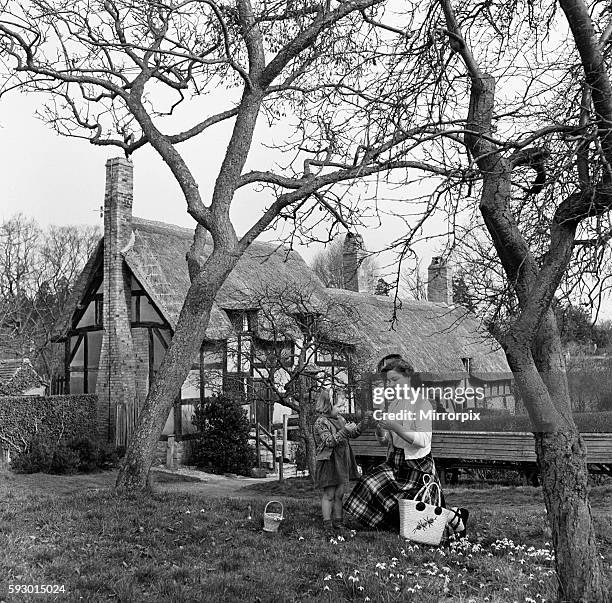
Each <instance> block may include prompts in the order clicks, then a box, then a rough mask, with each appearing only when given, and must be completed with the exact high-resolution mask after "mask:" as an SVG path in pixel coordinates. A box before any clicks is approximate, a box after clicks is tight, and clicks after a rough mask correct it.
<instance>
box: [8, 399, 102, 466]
mask: <svg viewBox="0 0 612 603" xmlns="http://www.w3.org/2000/svg"><path fill="white" fill-rule="evenodd" d="M97 403H98V397H97V396H96V395H95V394H77V395H68V396H0V447H2V448H7V447H8V448H9V449H10V451H11V455H14V454H16V453H18V452H22V451H23V450H25V449H26V448H27V447H28V445H29V443H30V442H31V440H32V439H33V438H34V436H37V439H39V440H41V441H44V442H49V443H58V442H60V441H64V442H65V441H68V440H71V439H75V438H92V437H95V435H96V431H97V430H96V407H97Z"/></svg>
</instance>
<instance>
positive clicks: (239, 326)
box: [227, 310, 257, 333]
mask: <svg viewBox="0 0 612 603" xmlns="http://www.w3.org/2000/svg"><path fill="white" fill-rule="evenodd" d="M227 316H228V318H229V319H230V321H231V323H232V326H233V327H234V330H235V331H236V333H254V332H255V331H256V330H257V310H227Z"/></svg>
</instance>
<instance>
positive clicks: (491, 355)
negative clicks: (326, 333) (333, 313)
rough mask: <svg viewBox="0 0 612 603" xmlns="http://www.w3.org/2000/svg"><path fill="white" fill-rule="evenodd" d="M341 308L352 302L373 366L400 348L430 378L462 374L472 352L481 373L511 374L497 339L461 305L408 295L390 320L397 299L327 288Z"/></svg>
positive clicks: (356, 336)
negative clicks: (423, 299) (464, 362)
mask: <svg viewBox="0 0 612 603" xmlns="http://www.w3.org/2000/svg"><path fill="white" fill-rule="evenodd" d="M326 291H327V293H328V295H330V296H331V297H332V298H333V299H335V300H336V301H337V302H338V307H339V308H343V307H344V308H350V313H351V314H350V316H351V322H352V323H353V324H354V325H355V330H354V332H353V333H344V336H343V338H344V339H345V340H346V341H347V342H352V343H357V342H358V349H359V351H360V355H361V356H362V358H363V359H364V361H365V362H367V364H368V365H370V366H371V367H373V368H375V367H376V364H377V363H378V361H379V360H380V359H382V358H384V357H385V356H387V355H390V354H399V355H401V356H402V357H403V358H404V359H406V360H407V361H408V362H409V363H410V364H411V365H412V366H413V367H414V369H415V370H416V371H418V372H421V373H424V375H423V378H424V380H426V381H450V380H459V379H462V378H464V377H466V376H467V374H466V370H465V367H464V364H463V362H462V358H470V365H471V371H470V372H471V374H472V376H475V377H477V378H480V379H483V380H487V379H495V380H497V379H508V378H510V375H509V373H510V369H509V367H508V364H507V362H506V358H505V355H504V353H503V352H502V350H501V349H500V347H499V345H498V344H497V342H495V340H494V339H493V338H492V337H491V336H490V335H489V334H488V333H487V332H486V330H485V329H484V328H483V327H482V325H481V324H480V323H479V321H478V320H477V319H476V318H475V317H474V316H473V315H471V314H470V313H469V312H468V311H467V310H466V309H464V308H462V307H461V306H456V307H449V306H447V305H445V304H435V303H431V302H426V301H404V302H402V303H401V305H400V306H399V307H398V308H397V312H396V321H395V322H394V323H392V322H391V321H392V317H393V300H392V299H391V298H389V297H386V296H382V295H368V294H364V293H355V292H353V291H347V290H344V289H327V290H326Z"/></svg>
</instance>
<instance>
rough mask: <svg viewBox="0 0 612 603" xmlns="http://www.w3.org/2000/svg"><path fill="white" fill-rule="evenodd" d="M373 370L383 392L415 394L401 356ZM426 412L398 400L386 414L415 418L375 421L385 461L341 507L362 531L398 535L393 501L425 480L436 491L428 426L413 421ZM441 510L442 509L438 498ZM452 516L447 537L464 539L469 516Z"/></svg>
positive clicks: (421, 405)
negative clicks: (409, 413)
mask: <svg viewBox="0 0 612 603" xmlns="http://www.w3.org/2000/svg"><path fill="white" fill-rule="evenodd" d="M378 370H379V372H380V373H382V375H383V380H384V385H385V387H393V388H396V386H398V387H397V389H396V391H407V390H406V389H404V387H405V388H408V389H410V388H412V391H416V389H417V388H418V386H419V385H420V383H418V382H417V379H416V377H417V376H416V375H415V374H414V370H413V368H412V367H411V366H410V365H409V364H408V363H407V362H405V361H404V360H403V359H402V358H401V356H397V355H394V356H388V357H385V358H383V360H382V361H381V362H380V364H379V369H378ZM419 396H420V394H419ZM430 408H431V407H430V406H429V402H428V401H427V400H426V399H424V398H422V397H419V398H418V399H416V400H415V399H412V400H407V399H406V398H404V399H401V398H398V399H396V400H393V401H391V402H390V403H389V408H388V409H387V412H388V413H389V414H391V413H394V414H395V415H397V412H398V411H403V410H412V411H413V412H416V416H417V418H416V419H414V420H403V421H396V420H389V419H388V418H387V419H384V418H383V420H380V421H377V424H376V437H377V440H378V442H379V444H381V445H387V459H386V461H385V462H384V463H382V464H381V465H378V466H377V467H374V468H373V469H372V470H371V471H369V472H368V473H367V474H366V475H364V476H363V477H362V478H361V480H360V481H359V482H358V483H357V484H356V485H355V487H354V488H353V491H352V492H351V494H350V496H349V497H348V498H347V500H346V502H345V504H344V509H345V510H346V512H347V513H350V514H351V515H352V516H354V517H355V518H356V519H358V520H359V521H360V522H361V523H362V524H364V525H365V526H367V527H370V528H378V529H391V530H394V531H398V530H399V504H398V502H397V499H398V498H408V499H413V498H414V496H415V495H416V494H417V492H418V491H419V490H420V488H421V487H422V486H423V483H424V482H423V478H424V476H425V475H428V476H429V477H430V479H433V480H434V482H436V483H437V484H438V486H440V480H439V478H438V475H437V473H436V465H435V463H434V460H433V457H432V456H431V430H432V427H431V420H422V419H420V418H419V417H420V412H419V411H420V410H421V409H423V410H424V411H427V410H429V409H430ZM387 416H388V415H387ZM383 417H384V415H383ZM440 492H442V488H441V487H440ZM442 506H445V504H444V496H442ZM454 510H455V513H452V514H451V516H450V519H449V523H448V524H447V530H446V533H447V537H448V536H450V535H452V534H456V535H457V536H459V537H461V536H465V524H466V523H467V518H468V515H469V513H468V512H467V510H466V509H454Z"/></svg>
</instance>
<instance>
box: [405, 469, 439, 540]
mask: <svg viewBox="0 0 612 603" xmlns="http://www.w3.org/2000/svg"><path fill="white" fill-rule="evenodd" d="M423 481H424V482H425V485H424V486H423V487H422V488H421V489H420V490H419V491H418V492H417V493H416V495H415V497H414V500H409V499H402V498H400V499H399V500H398V502H399V516H400V536H402V537H403V538H408V539H409V540H413V541H414V542H420V543H422V544H432V545H435V546H437V545H439V544H440V541H441V540H442V535H443V534H444V528H445V527H446V520H447V518H448V514H449V511H448V509H444V508H443V507H442V496H441V492H440V486H438V484H437V482H434V481H433V480H432V479H431V478H430V476H429V475H426V476H424V478H423ZM436 494H437V496H436ZM426 500H427V501H428V502H425V501H426ZM430 502H432V503H433V504H430Z"/></svg>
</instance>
